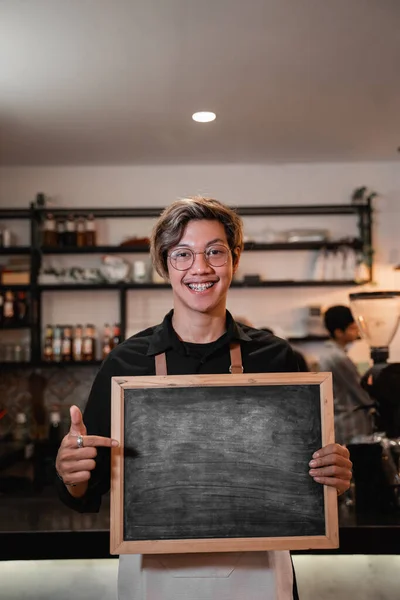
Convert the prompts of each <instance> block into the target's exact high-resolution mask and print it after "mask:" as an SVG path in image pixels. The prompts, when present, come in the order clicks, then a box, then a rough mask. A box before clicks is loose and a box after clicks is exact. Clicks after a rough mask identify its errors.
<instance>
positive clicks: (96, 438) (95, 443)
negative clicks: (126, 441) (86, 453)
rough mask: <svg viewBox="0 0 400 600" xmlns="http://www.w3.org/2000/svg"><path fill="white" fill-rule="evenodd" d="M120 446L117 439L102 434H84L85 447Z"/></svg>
mask: <svg viewBox="0 0 400 600" xmlns="http://www.w3.org/2000/svg"><path fill="white" fill-rule="evenodd" d="M111 446H112V447H116V446H119V442H118V441H117V440H113V439H112V438H108V437H103V436H102V435H84V436H83V447H84V448H97V447H104V448H111Z"/></svg>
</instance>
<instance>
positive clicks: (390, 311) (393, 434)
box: [350, 292, 400, 438]
mask: <svg viewBox="0 0 400 600" xmlns="http://www.w3.org/2000/svg"><path fill="white" fill-rule="evenodd" d="M350 307H351V311H352V313H353V316H354V319H355V321H356V323H357V325H358V328H359V331H360V334H361V336H362V337H363V338H364V339H365V340H366V342H367V343H368V345H369V347H370V351H371V359H372V361H373V365H372V367H371V368H370V369H368V371H367V372H366V373H365V374H364V376H363V378H362V380H361V385H362V386H363V388H364V389H365V390H366V391H367V392H368V394H369V395H370V396H371V398H372V399H373V400H374V402H375V403H376V406H377V415H376V427H377V429H378V431H382V432H385V434H386V435H387V437H388V438H400V363H390V362H388V359H389V345H390V343H391V341H392V340H393V338H394V336H395V333H396V331H397V329H398V327H399V323H400V292H360V293H357V294H350Z"/></svg>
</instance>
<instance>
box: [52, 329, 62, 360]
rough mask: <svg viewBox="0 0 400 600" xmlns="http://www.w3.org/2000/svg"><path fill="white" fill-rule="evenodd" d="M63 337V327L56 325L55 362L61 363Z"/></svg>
mask: <svg viewBox="0 0 400 600" xmlns="http://www.w3.org/2000/svg"><path fill="white" fill-rule="evenodd" d="M61 349H62V337H61V327H60V325H56V326H55V327H54V329H53V361H54V362H61Z"/></svg>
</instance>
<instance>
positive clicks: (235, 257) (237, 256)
mask: <svg viewBox="0 0 400 600" xmlns="http://www.w3.org/2000/svg"><path fill="white" fill-rule="evenodd" d="M240 254H241V251H240V248H239V246H237V248H235V249H234V250H233V251H232V263H233V272H234V273H236V271H237V269H238V267H239V262H240Z"/></svg>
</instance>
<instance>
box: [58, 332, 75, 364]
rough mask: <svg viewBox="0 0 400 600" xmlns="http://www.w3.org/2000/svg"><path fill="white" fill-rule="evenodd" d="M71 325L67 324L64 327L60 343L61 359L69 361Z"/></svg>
mask: <svg viewBox="0 0 400 600" xmlns="http://www.w3.org/2000/svg"><path fill="white" fill-rule="evenodd" d="M71 330H72V327H71V326H70V325H67V326H66V327H64V330H63V336H62V343H61V360H62V361H63V362H70V361H71V360H72V334H71Z"/></svg>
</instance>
